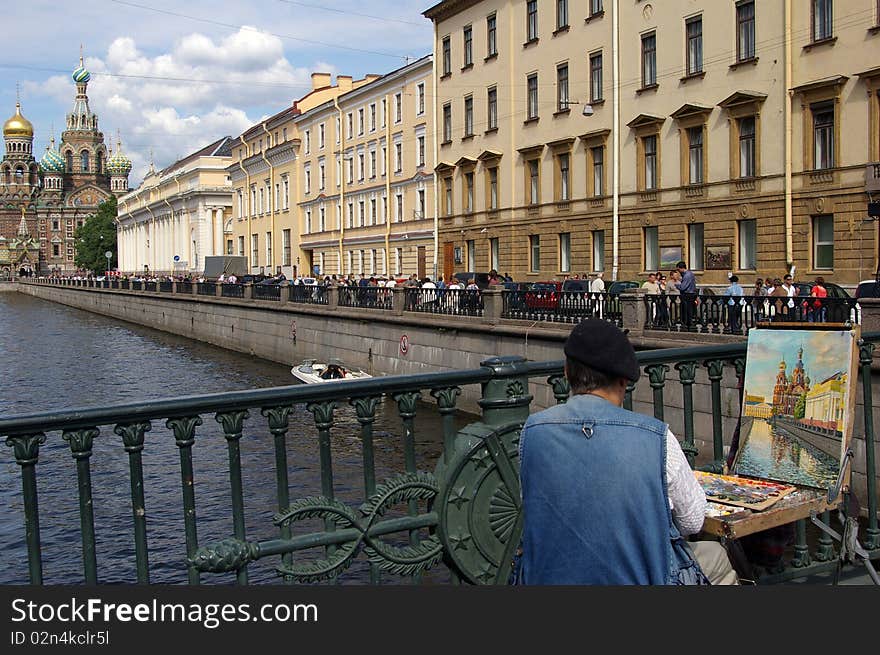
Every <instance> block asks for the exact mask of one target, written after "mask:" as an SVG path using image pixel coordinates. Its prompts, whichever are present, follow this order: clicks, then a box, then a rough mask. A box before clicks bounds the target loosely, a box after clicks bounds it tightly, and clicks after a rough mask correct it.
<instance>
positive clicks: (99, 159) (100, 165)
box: [95, 151, 104, 175]
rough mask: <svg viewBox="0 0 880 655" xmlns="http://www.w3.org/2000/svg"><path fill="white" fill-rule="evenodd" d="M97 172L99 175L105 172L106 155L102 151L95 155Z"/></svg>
mask: <svg viewBox="0 0 880 655" xmlns="http://www.w3.org/2000/svg"><path fill="white" fill-rule="evenodd" d="M95 172H96V173H97V174H98V175H100V174H101V173H103V172H104V153H103V152H100V151H99V152H98V154H97V155H95Z"/></svg>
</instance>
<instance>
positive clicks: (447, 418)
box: [431, 387, 461, 463]
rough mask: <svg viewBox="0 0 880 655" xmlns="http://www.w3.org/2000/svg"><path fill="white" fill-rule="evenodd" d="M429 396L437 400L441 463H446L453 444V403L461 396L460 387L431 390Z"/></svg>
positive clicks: (450, 454)
mask: <svg viewBox="0 0 880 655" xmlns="http://www.w3.org/2000/svg"><path fill="white" fill-rule="evenodd" d="M431 395H432V396H433V397H434V398H436V399H437V411H438V412H439V413H440V416H442V417H443V461H444V462H446V463H448V462H449V457H451V456H452V449H453V448H454V443H455V423H454V421H453V417H454V415H455V403H456V400H457V399H458V397H459V396H460V395H461V387H444V388H442V389H432V390H431Z"/></svg>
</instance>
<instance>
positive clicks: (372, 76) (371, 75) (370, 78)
mask: <svg viewBox="0 0 880 655" xmlns="http://www.w3.org/2000/svg"><path fill="white" fill-rule="evenodd" d="M380 77H382V76H381V75H376V74H375V73H369V74H368V75H365V76H364V79H366V80H367V84H369V83H370V82H375V81H376V80H378V79H379V78H380Z"/></svg>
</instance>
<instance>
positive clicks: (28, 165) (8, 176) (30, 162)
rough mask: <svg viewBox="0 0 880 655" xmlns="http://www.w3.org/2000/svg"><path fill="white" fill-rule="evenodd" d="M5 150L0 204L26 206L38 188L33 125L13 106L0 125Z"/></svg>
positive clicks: (1, 166) (1, 172) (18, 108)
mask: <svg viewBox="0 0 880 655" xmlns="http://www.w3.org/2000/svg"><path fill="white" fill-rule="evenodd" d="M3 141H4V142H5V144H6V151H5V153H4V155H3V161H2V163H0V190H2V198H3V200H4V202H6V203H7V204H12V205H16V206H18V205H25V206H26V205H29V204H30V203H31V201H32V199H33V196H34V195H35V194H36V192H37V190H38V189H39V186H40V176H39V167H38V166H37V162H36V161H35V160H34V154H33V147H34V126H33V125H31V122H30V121H29V120H28V119H27V118H25V117H24V116H23V115H22V113H21V103H20V102H16V103H15V114H14V115H13V116H12V117H10V118H9V120H7V121H6V122H5V123H4V124H3Z"/></svg>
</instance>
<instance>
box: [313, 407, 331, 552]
mask: <svg viewBox="0 0 880 655" xmlns="http://www.w3.org/2000/svg"><path fill="white" fill-rule="evenodd" d="M336 407H337V405H336V401H333V400H325V401H323V402H319V403H309V404H308V405H306V409H307V410H308V411H310V412H311V413H312V416H313V417H314V419H315V427H317V428H318V448H319V450H320V460H321V495H322V496H323V497H324V498H326V499H328V500H331V501H332V500H333V453H332V451H331V450H330V428H332V427H333V411H334V410H335V409H336ZM324 529H325V530H326V531H327V532H332V531H334V530H335V529H336V526H335V524H334V523H333V521H332V520H331V519H329V518H325V519H324ZM326 552H327V553H329V554H332V553H333V552H335V547H334V546H330V547H328V548H327V551H326Z"/></svg>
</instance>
